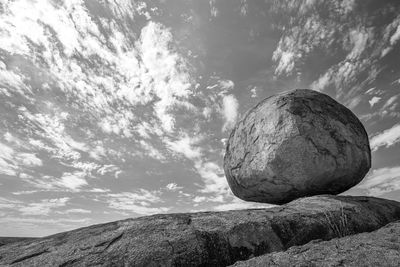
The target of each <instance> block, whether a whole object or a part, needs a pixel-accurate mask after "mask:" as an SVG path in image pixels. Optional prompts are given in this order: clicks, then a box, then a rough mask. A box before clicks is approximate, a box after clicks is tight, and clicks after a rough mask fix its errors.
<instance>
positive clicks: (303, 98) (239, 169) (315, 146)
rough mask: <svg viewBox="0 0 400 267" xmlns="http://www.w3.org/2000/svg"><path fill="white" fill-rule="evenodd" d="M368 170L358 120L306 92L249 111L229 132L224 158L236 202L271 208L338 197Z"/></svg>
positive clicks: (286, 95) (324, 97) (274, 98)
mask: <svg viewBox="0 0 400 267" xmlns="http://www.w3.org/2000/svg"><path fill="white" fill-rule="evenodd" d="M370 167H371V151H370V146H369V140H368V135H367V133H366V131H365V129H364V126H363V125H362V123H361V122H360V121H359V120H358V118H357V117H356V116H355V115H354V114H353V113H352V112H351V111H350V110H349V109H347V108H346V107H344V106H343V105H341V104H339V103H338V102H336V101H335V100H334V99H332V98H331V97H329V96H327V95H325V94H322V93H319V92H317V91H312V90H307V89H297V90H294V91H288V92H285V93H281V94H279V95H275V96H272V97H269V98H267V99H265V100H263V101H262V102H260V103H259V104H258V105H256V106H255V107H254V108H252V109H250V110H249V111H248V112H247V113H246V114H245V115H244V116H243V117H242V119H241V120H240V121H239V122H238V123H237V125H236V126H235V128H234V129H233V131H232V133H231V135H230V137H229V140H228V143H227V148H226V153H225V157H224V170H225V174H226V177H227V179H228V183H229V185H230V187H231V189H232V191H233V193H234V194H235V195H236V196H237V197H239V198H241V199H243V200H247V201H255V202H265V203H272V204H283V203H287V202H289V201H291V200H293V199H296V198H299V197H304V196H312V195H318V194H339V193H342V192H344V191H346V190H348V189H349V188H351V187H353V186H354V185H356V184H358V183H359V182H360V181H361V180H362V179H363V177H364V176H365V175H366V173H367V172H368V170H369V169H370Z"/></svg>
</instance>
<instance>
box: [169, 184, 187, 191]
mask: <svg viewBox="0 0 400 267" xmlns="http://www.w3.org/2000/svg"><path fill="white" fill-rule="evenodd" d="M165 188H167V189H168V190H169V191H177V190H180V189H182V188H183V187H182V186H178V185H177V184H176V183H169V184H167V185H166V186H165Z"/></svg>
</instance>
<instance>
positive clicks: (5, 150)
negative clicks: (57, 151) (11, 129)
mask: <svg viewBox="0 0 400 267" xmlns="http://www.w3.org/2000/svg"><path fill="white" fill-rule="evenodd" d="M42 165H43V162H42V160H41V159H39V158H38V157H37V156H36V155H35V154H33V153H25V152H18V151H15V149H13V148H11V147H9V146H7V145H5V144H2V143H0V173H2V174H5V175H9V176H16V175H17V173H18V172H22V171H23V170H25V169H27V168H33V167H38V166H42Z"/></svg>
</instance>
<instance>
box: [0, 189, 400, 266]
mask: <svg viewBox="0 0 400 267" xmlns="http://www.w3.org/2000/svg"><path fill="white" fill-rule="evenodd" d="M341 218H345V222H346V223H345V224H343V225H342V223H341V221H343V220H342V219H341ZM399 219H400V203H399V202H395V201H389V200H383V199H378V198H369V197H345V196H329V195H325V196H315V197H310V198H303V199H299V200H296V201H293V202H291V203H289V204H287V205H284V206H280V207H275V208H271V209H253V210H238V211H226V212H202V213H186V214H167V215H154V216H148V217H142V218H136V219H128V220H123V221H117V222H112V223H107V224H101V225H94V226H90V227H86V228H81V229H77V230H74V231H70V232H65V233H60V234H56V235H53V236H49V237H45V238H41V239H36V240H31V241H22V242H17V243H13V244H8V245H5V246H2V247H0V266H2V265H9V264H10V265H12V266H64V267H65V266H227V265H231V264H233V263H235V262H236V261H239V260H246V259H249V258H250V257H254V256H258V255H263V254H265V253H269V252H275V251H283V250H286V249H287V248H289V247H291V246H295V245H302V244H306V243H308V242H309V241H311V240H315V239H324V240H328V239H331V238H335V237H338V236H341V235H342V234H343V233H345V234H354V233H360V232H365V231H373V230H376V229H378V228H380V227H382V226H384V225H386V224H387V223H389V222H392V221H395V220H399ZM335 226H336V227H335ZM338 229H339V231H338Z"/></svg>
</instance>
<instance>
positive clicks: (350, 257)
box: [232, 221, 400, 267]
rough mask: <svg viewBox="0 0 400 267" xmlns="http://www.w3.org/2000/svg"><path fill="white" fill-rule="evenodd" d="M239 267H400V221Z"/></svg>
mask: <svg viewBox="0 0 400 267" xmlns="http://www.w3.org/2000/svg"><path fill="white" fill-rule="evenodd" d="M232 266H235V267H258V266H259V267H261V266H262V267H264V266H286V267H289V266H293V267H294V266H354V267H359V266H365V267H367V266H370V267H376V266H385V267H398V266H400V221H397V222H393V223H390V224H388V225H386V226H384V227H383V228H381V229H379V230H376V231H374V232H372V233H362V234H357V235H352V236H347V237H343V238H335V239H332V240H330V241H321V240H315V241H311V242H310V243H308V244H306V245H303V246H294V247H292V248H290V249H288V250H287V251H284V252H275V253H270V254H267V255H263V256H259V257H255V258H252V259H249V260H247V261H240V262H237V263H236V264H234V265H232Z"/></svg>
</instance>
